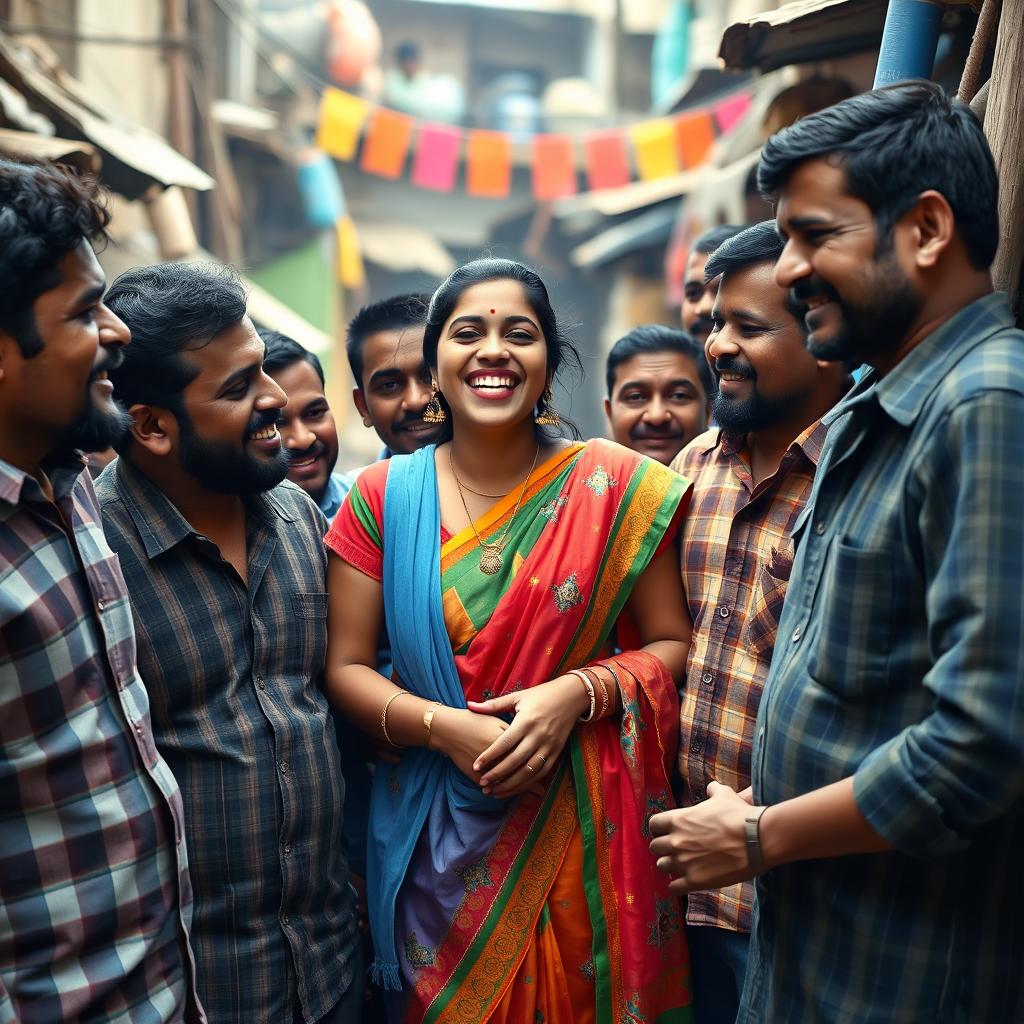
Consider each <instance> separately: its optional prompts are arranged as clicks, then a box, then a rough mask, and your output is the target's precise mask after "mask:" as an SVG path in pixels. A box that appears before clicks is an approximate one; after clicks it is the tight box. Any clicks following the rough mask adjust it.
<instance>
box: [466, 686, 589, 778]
mask: <svg viewBox="0 0 1024 1024" xmlns="http://www.w3.org/2000/svg"><path fill="white" fill-rule="evenodd" d="M468 703H469V709H470V711H471V712H473V713H474V714H477V715H504V714H512V715H514V716H515V717H514V718H513V719H512V724H511V725H510V726H509V727H508V728H507V729H506V730H505V731H504V732H502V733H501V735H500V736H497V737H496V738H495V739H494V742H493V743H491V744H490V745H489V746H488V747H487V749H486V750H484V751H483V752H482V753H481V754H480V755H479V757H477V759H476V760H475V762H474V764H473V771H474V773H480V776H479V777H480V784H481V786H482V787H483V790H484V792H485V793H489V794H491V795H492V796H496V797H509V796H518V795H519V794H520V793H525V792H527V791H529V790H530V789H532V788H533V787H535V786H536V785H537V783H539V782H540V780H541V779H543V778H544V777H545V776H547V775H548V774H549V773H550V772H551V771H553V770H554V767H555V764H556V763H557V761H558V758H559V756H560V755H561V753H562V750H563V749H564V747H565V743H566V740H568V738H569V734H570V733H571V732H572V729H573V726H574V725H575V724H576V723H577V722H578V721H579V719H580V715H581V714H583V713H585V712H586V710H587V708H588V707H589V705H590V701H589V698H588V696H587V692H586V690H585V689H584V688H583V686H582V685H581V684H580V681H579V680H578V679H577V678H576V677H575V676H571V675H564V676H559V677H558V678H557V679H552V680H551V681H550V682H547V683H541V684H539V685H538V686H533V687H531V688H530V689H528V690H517V691H516V692H514V693H506V694H503V695H502V696H500V697H493V698H491V699H490V700H486V701H479V702H478V701H469V702H468Z"/></svg>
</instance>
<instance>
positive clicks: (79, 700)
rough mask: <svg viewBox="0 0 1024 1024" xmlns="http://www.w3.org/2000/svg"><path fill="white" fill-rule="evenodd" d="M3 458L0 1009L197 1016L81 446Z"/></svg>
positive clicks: (181, 867)
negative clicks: (44, 477) (32, 467)
mask: <svg viewBox="0 0 1024 1024" xmlns="http://www.w3.org/2000/svg"><path fill="white" fill-rule="evenodd" d="M47 470H48V474H49V477H50V483H51V485H52V487H53V498H54V500H53V501H49V500H48V499H47V498H46V497H45V496H44V494H43V491H42V488H41V487H40V486H39V483H38V482H37V481H36V480H35V478H34V477H32V476H29V475H28V474H27V473H25V472H23V471H22V470H20V469H18V468H16V467H15V466H12V465H10V464H9V463H7V462H4V461H2V460H0V1024H12V1022H16V1021H24V1022H25V1024H29V1022H30V1021H31V1022H32V1024H57V1022H60V1021H71V1020H74V1021H82V1022H88V1024H113V1022H117V1024H156V1022H160V1021H174V1022H180V1021H182V1020H183V1019H189V1020H194V1019H201V1011H200V1010H199V1009H198V1005H197V1002H196V998H195V977H194V967H193V965H192V962H191V958H190V956H189V955H188V941H187V939H186V929H187V926H188V919H189V916H190V913H191V904H192V890H191V887H190V885H189V877H188V860H187V857H186V853H185V843H184V840H183V837H182V833H183V815H182V803H181V795H180V794H179V792H178V786H177V784H176V783H175V781H174V778H173V776H172V775H171V772H170V769H169V768H168V767H167V765H166V764H165V763H164V760H163V758H161V757H160V755H159V754H158V753H157V749H156V746H155V744H154V742H153V734H152V730H151V727H150V717H149V699H148V697H147V694H146V690H145V688H144V686H143V685H142V681H141V680H140V679H139V674H138V671H137V670H136V661H135V633H134V631H133V630H132V619H131V613H130V611H129V607H128V594H127V592H126V590H125V582H124V578H123V577H122V575H121V571H120V569H119V568H118V564H117V558H116V557H115V556H114V554H113V553H112V552H111V550H110V548H109V547H108V546H107V542H106V540H104V537H103V530H102V529H101V527H100V521H99V518H100V517H99V506H98V505H97V503H96V495H95V494H94V493H93V488H92V482H91V481H90V479H89V474H88V473H87V472H86V470H85V460H84V459H83V458H82V456H81V454H79V453H68V454H67V456H65V457H58V458H57V459H56V460H54V461H53V462H52V463H51V464H49V465H48V467H47Z"/></svg>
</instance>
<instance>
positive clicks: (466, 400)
mask: <svg viewBox="0 0 1024 1024" xmlns="http://www.w3.org/2000/svg"><path fill="white" fill-rule="evenodd" d="M437 381H438V386H439V388H440V390H441V392H442V394H443V395H444V397H445V399H446V400H447V402H448V406H449V408H450V409H451V414H452V419H453V423H454V424H456V425H457V424H459V423H465V424H466V425H470V426H476V427H490V428H494V427H503V426H504V427H514V426H517V425H518V424H520V423H521V422H522V421H523V420H527V419H528V420H530V421H531V422H532V418H533V415H534V410H535V408H536V406H537V403H538V402H539V401H540V397H541V395H542V394H543V392H544V388H545V387H546V386H547V383H548V366H547V345H546V343H545V339H544V333H543V331H542V330H541V327H540V324H539V317H538V316H537V313H536V312H535V310H534V309H533V308H532V307H531V306H530V303H529V302H528V301H527V298H526V294H525V292H524V291H523V287H522V285H520V284H519V282H517V281H512V280H505V279H498V280H494V281H484V282H482V283H480V284H476V285H473V286H472V287H470V288H467V289H466V290H465V291H464V292H463V293H462V295H461V296H460V297H459V300H458V302H456V304H455V307H454V309H453V310H452V313H451V315H450V316H449V317H448V319H447V320H446V321H445V323H444V326H443V327H442V328H441V334H440V339H439V341H438V347H437Z"/></svg>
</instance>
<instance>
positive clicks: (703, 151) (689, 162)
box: [676, 110, 715, 170]
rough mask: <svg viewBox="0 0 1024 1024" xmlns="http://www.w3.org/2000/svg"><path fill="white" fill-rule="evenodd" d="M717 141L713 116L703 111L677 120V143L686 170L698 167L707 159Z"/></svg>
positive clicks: (685, 115)
mask: <svg viewBox="0 0 1024 1024" xmlns="http://www.w3.org/2000/svg"><path fill="white" fill-rule="evenodd" d="M714 141H715V128H714V125H713V124H712V123H711V115H710V114H709V113H708V112H707V111H705V110H701V111H698V112H697V113H695V114H683V115H682V116H681V117H677V118H676V143H677V145H678V147H679V159H680V161H681V162H682V165H683V167H684V169H686V170H690V168H691V167H697V166H699V165H700V164H702V163H703V162H704V161H705V159H706V158H707V155H708V151H709V150H710V149H711V147H712V145H713V144H714Z"/></svg>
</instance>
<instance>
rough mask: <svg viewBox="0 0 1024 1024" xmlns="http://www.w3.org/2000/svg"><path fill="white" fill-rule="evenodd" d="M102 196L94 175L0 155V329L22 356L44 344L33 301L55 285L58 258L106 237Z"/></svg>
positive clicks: (58, 280) (107, 216)
mask: <svg viewBox="0 0 1024 1024" xmlns="http://www.w3.org/2000/svg"><path fill="white" fill-rule="evenodd" d="M106 198H107V194H106V192H105V190H103V189H102V188H101V187H100V185H99V184H98V182H97V181H96V179H95V178H92V177H89V176H87V175H78V174H76V173H75V172H74V171H71V170H70V169H68V168H66V167H63V166H58V165H55V164H26V163H18V162H15V161H13V160H5V159H0V280H2V281H3V288H2V289H0V328H3V329H4V330H5V331H7V332H8V333H9V334H10V335H11V336H12V337H13V338H14V340H15V341H16V342H17V343H18V348H19V349H20V350H21V354H22V355H23V356H24V357H25V358H26V359H30V358H31V357H32V356H35V355H38V353H39V352H40V351H41V350H42V348H43V340H42V338H40V337H39V332H38V330H37V329H36V322H35V316H34V314H33V312H32V305H33V303H34V302H35V301H36V299H38V298H39V296H40V295H42V294H43V293H44V292H48V291H50V290H51V289H52V288H56V287H57V285H59V284H60V280H61V278H60V272H59V271H58V270H57V266H56V264H57V263H58V261H59V260H60V259H61V258H62V257H64V256H65V255H67V253H69V252H71V251H72V250H74V249H77V248H78V246H79V245H80V244H81V243H82V242H83V241H89V242H96V241H99V240H101V239H105V238H106V237H107V235H106V227H107V224H108V223H109V222H110V213H109V212H108V210H107V208H106V205H105V204H106Z"/></svg>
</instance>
